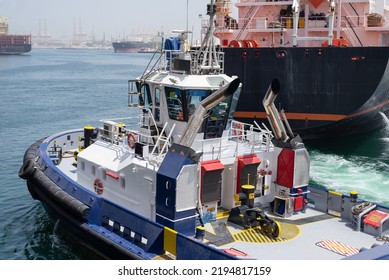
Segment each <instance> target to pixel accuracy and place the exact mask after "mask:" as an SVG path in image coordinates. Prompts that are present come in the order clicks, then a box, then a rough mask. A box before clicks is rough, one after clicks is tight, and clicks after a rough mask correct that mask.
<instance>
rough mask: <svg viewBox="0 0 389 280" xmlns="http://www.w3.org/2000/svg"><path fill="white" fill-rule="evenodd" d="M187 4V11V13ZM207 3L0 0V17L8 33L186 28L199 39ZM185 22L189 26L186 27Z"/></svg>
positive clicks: (58, 34) (67, 33)
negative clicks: (7, 27) (6, 23)
mask: <svg viewBox="0 0 389 280" xmlns="http://www.w3.org/2000/svg"><path fill="white" fill-rule="evenodd" d="M187 3H188V7H189V9H188V10H187ZM209 3H210V0H0V15H2V16H7V17H8V24H9V33H15V34H33V35H34V34H38V32H39V31H40V32H41V33H44V27H45V26H46V30H47V34H50V35H51V36H52V37H55V38H61V37H64V36H69V37H70V36H72V34H73V30H74V29H76V30H77V31H79V30H80V26H81V30H82V32H83V33H87V34H88V35H89V34H92V32H93V33H94V35H95V37H96V39H101V38H102V37H103V34H105V36H106V38H110V37H112V36H113V37H116V38H117V37H120V36H123V35H126V36H128V35H135V34H150V33H153V34H156V33H157V32H158V31H163V32H164V33H166V34H169V32H170V31H171V30H174V29H178V30H183V29H186V28H187V25H188V27H189V30H192V31H193V34H197V33H198V36H194V37H200V22H201V21H200V18H199V15H200V14H201V15H203V16H205V14H206V5H207V4H209ZM187 11H188V12H187ZM187 14H188V15H189V16H188V20H187ZM187 22H188V24H187Z"/></svg>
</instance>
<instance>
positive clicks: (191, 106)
mask: <svg viewBox="0 0 389 280" xmlns="http://www.w3.org/2000/svg"><path fill="white" fill-rule="evenodd" d="M210 93H211V91H210V90H203V89H189V90H187V91H186V101H187V102H186V104H187V108H186V109H187V112H188V118H187V119H188V120H189V118H190V117H191V116H192V115H193V113H194V112H195V111H196V109H197V108H198V107H199V105H200V102H201V101H202V100H203V99H204V98H205V97H207V96H208V95H210Z"/></svg>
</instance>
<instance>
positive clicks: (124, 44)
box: [112, 40, 155, 53]
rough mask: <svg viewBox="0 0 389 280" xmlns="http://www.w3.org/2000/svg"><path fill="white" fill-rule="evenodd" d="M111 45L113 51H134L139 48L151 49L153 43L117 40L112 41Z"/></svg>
mask: <svg viewBox="0 0 389 280" xmlns="http://www.w3.org/2000/svg"><path fill="white" fill-rule="evenodd" d="M112 47H113V49H114V52H115V53H136V52H139V51H141V50H146V49H153V48H154V47H155V43H153V42H144V41H141V40H139V41H137V40H130V41H119V42H113V43H112Z"/></svg>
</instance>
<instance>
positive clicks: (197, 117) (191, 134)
mask: <svg viewBox="0 0 389 280" xmlns="http://www.w3.org/2000/svg"><path fill="white" fill-rule="evenodd" d="M239 84H240V80H239V78H238V77H234V80H232V81H231V82H230V83H229V84H227V85H225V86H223V87H222V88H221V89H219V90H218V91H216V92H214V93H213V94H211V95H210V96H208V97H207V98H205V99H204V100H203V101H201V103H200V105H199V106H198V107H197V108H196V111H195V112H194V113H193V115H192V116H191V117H190V119H189V121H188V124H187V126H186V129H185V130H184V132H183V134H182V137H181V140H180V142H179V143H178V144H180V145H182V146H186V147H190V146H191V145H192V143H193V141H194V139H195V137H196V134H197V132H198V131H199V129H200V127H201V124H202V123H203V120H204V118H205V116H206V115H207V112H208V111H209V110H210V109H212V108H213V107H214V106H215V105H217V104H218V103H219V102H221V101H222V100H223V99H225V98H227V97H229V96H230V95H232V94H234V92H235V91H236V90H237V89H238V87H239Z"/></svg>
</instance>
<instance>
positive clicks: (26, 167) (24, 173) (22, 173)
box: [19, 159, 36, 180]
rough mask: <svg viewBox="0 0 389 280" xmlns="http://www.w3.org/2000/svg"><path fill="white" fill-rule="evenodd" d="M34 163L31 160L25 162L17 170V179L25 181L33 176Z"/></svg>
mask: <svg viewBox="0 0 389 280" xmlns="http://www.w3.org/2000/svg"><path fill="white" fill-rule="evenodd" d="M35 170H36V169H35V163H34V161H33V160H32V159H29V160H26V161H25V162H24V163H23V165H22V166H21V167H20V169H19V177H20V178H22V179H24V180H26V179H27V178H30V177H31V176H32V175H34V172H35Z"/></svg>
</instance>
